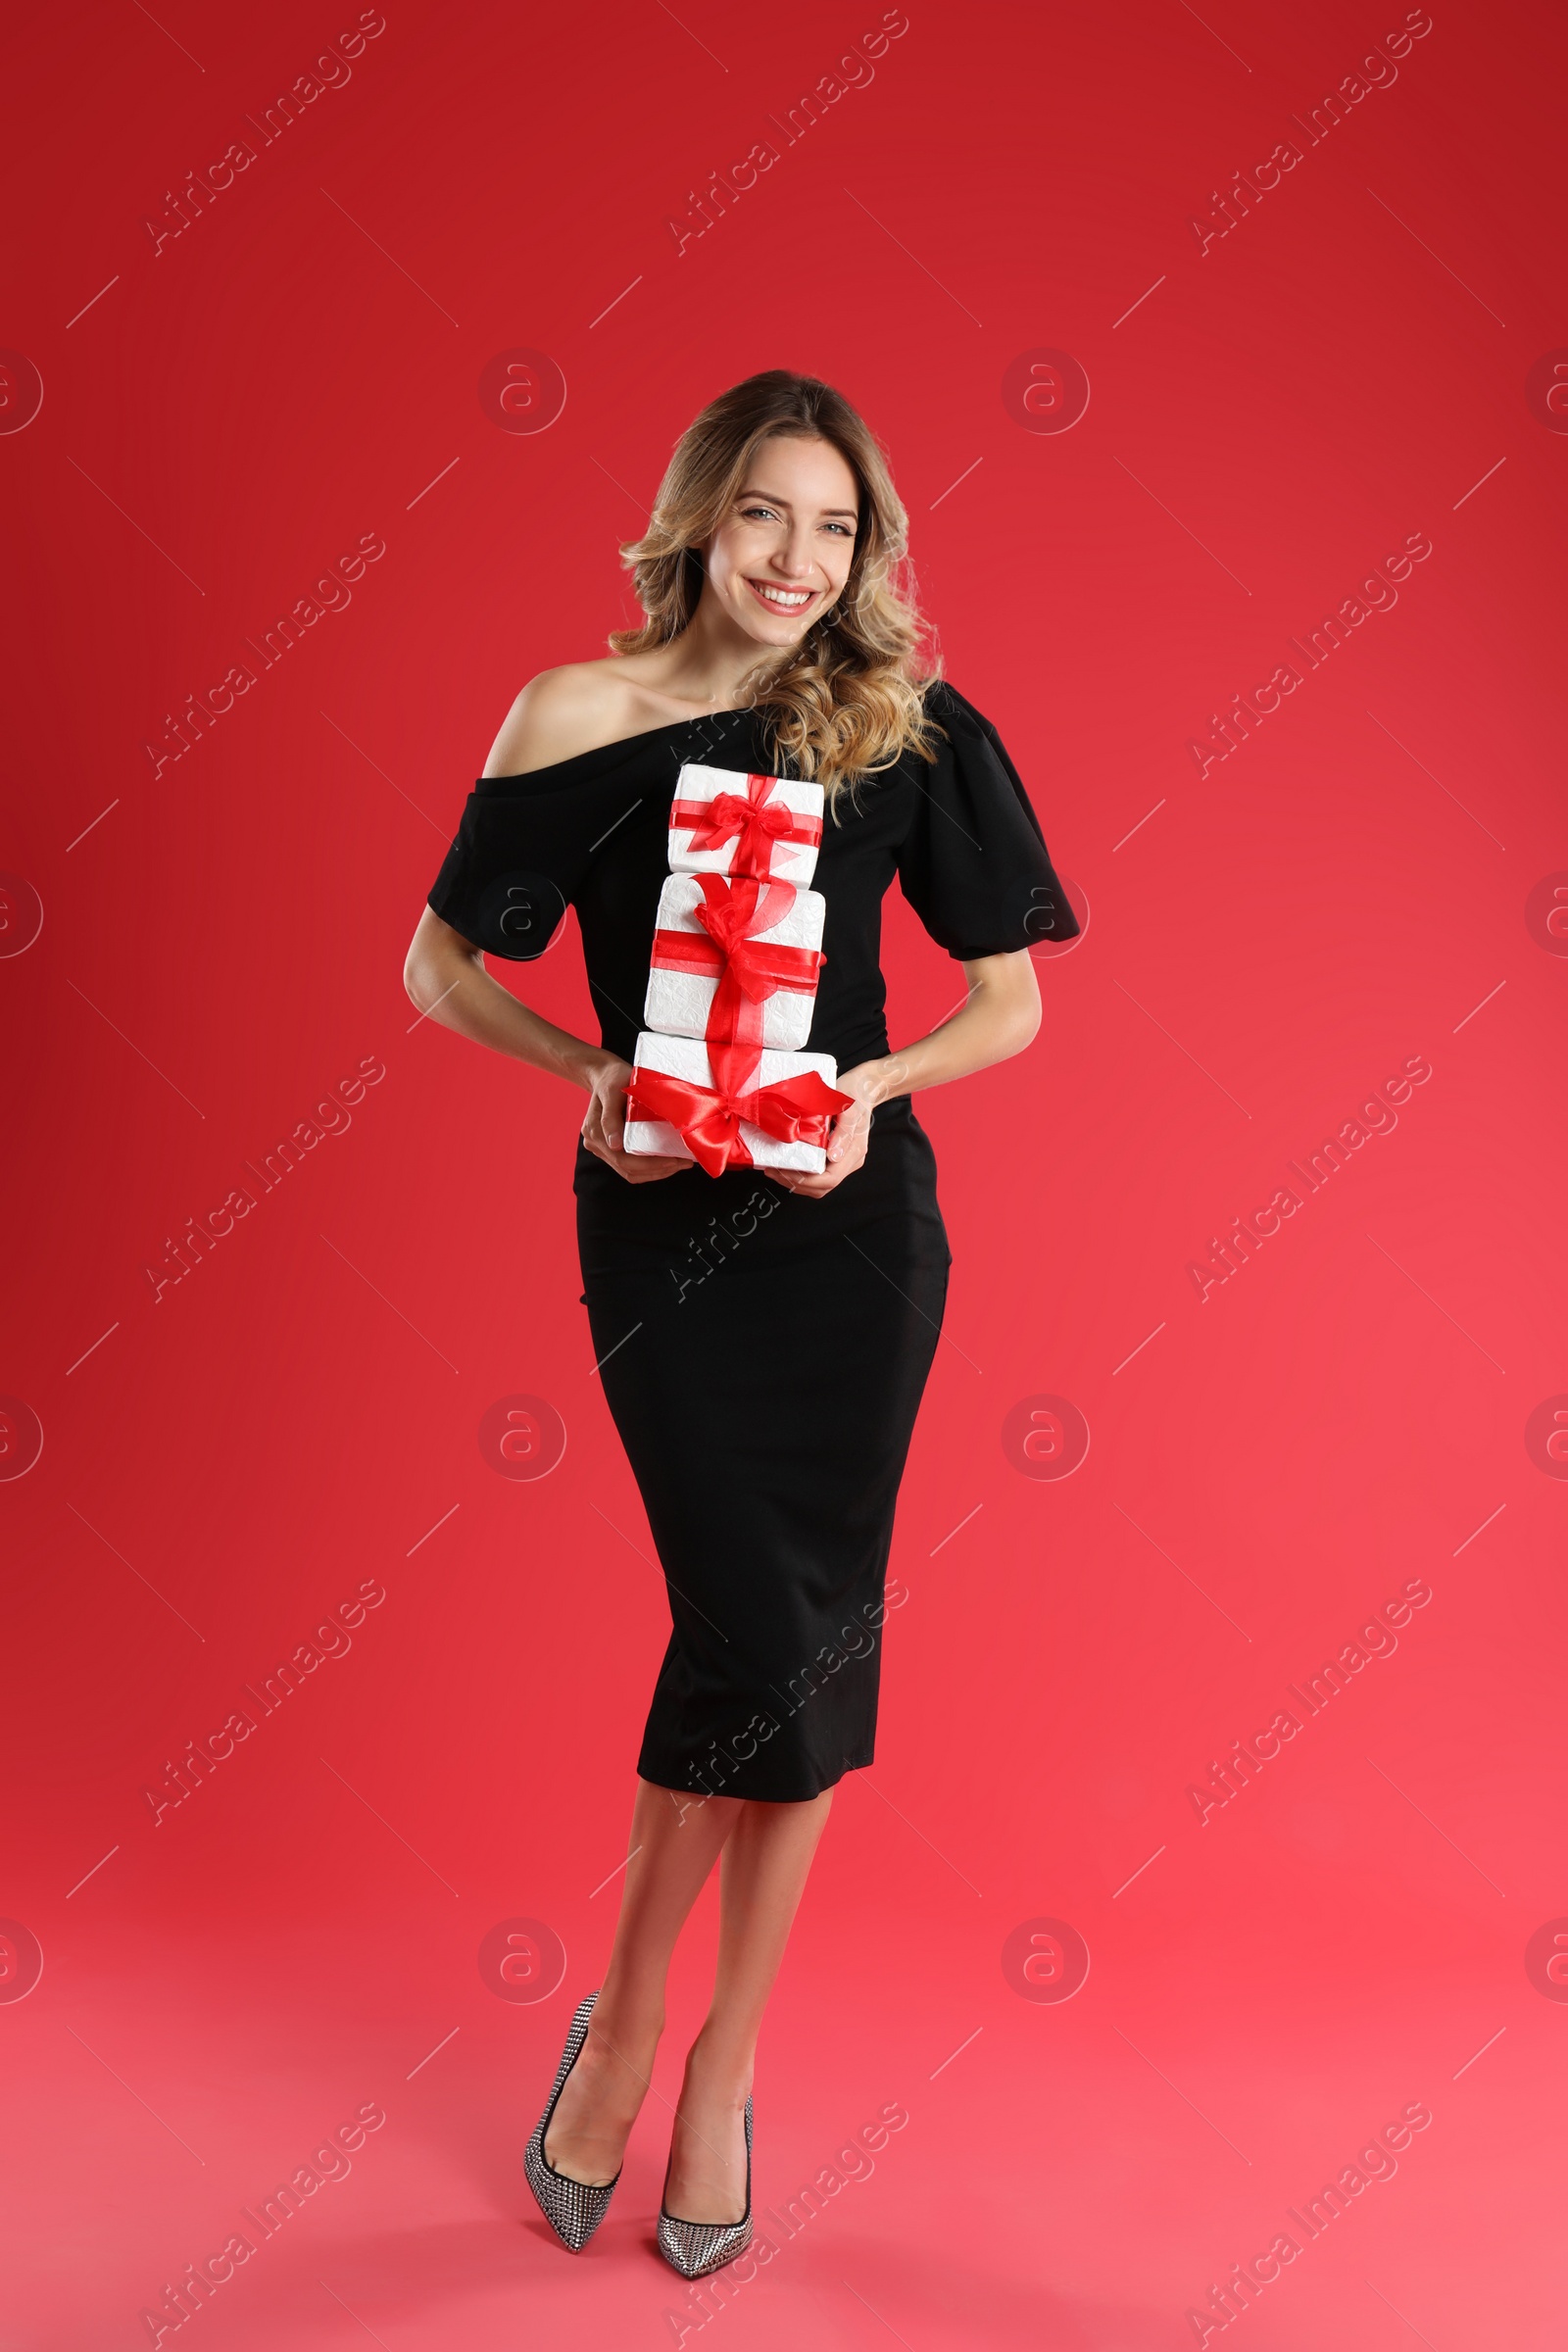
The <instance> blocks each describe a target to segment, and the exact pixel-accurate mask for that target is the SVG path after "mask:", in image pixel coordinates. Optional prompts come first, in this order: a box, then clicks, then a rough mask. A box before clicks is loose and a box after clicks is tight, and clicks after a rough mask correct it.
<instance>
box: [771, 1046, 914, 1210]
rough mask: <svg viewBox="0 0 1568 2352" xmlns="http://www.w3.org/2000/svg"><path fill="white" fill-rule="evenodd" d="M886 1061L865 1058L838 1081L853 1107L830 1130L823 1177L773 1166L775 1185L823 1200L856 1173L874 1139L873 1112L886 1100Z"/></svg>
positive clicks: (838, 1117)
mask: <svg viewBox="0 0 1568 2352" xmlns="http://www.w3.org/2000/svg"><path fill="white" fill-rule="evenodd" d="M885 1069H886V1064H885V1063H884V1062H880V1061H862V1062H859V1063H858V1064H857V1066H856V1067H855V1068H854V1069H853V1070H843V1071H841V1072H840V1073H839V1077H838V1080H837V1084H838V1090H839V1093H840V1094H841V1095H853V1096H854V1097H855V1103H854V1105H853V1107H852V1108H851V1109H849V1110H841V1111H840V1112H839V1113H838V1114H837V1116H836V1117H835V1118H834V1120H833V1122H832V1125H831V1126H830V1127H829V1129H828V1136H827V1166H826V1167H825V1168H824V1169H823V1171H822V1173H821V1175H820V1176H801V1175H797V1174H796V1172H795V1171H794V1169H792V1168H769V1169H768V1171H767V1173H768V1174H769V1175H770V1176H771V1177H772V1179H773V1181H774V1182H775V1184H784V1185H788V1187H789V1189H790V1191H791V1192H792V1193H799V1194H800V1195H801V1197H802V1198H803V1199H804V1200H807V1201H820V1200H821V1199H822V1198H823V1196H824V1195H825V1194H827V1193H831V1192H833V1191H834V1190H835V1189H836V1187H837V1186H839V1185H841V1184H842V1183H843V1182H844V1179H845V1177H846V1176H853V1175H854V1173H855V1171H856V1169H857V1168H858V1167H859V1166H860V1164H861V1162H862V1161H863V1160H864V1158H865V1154H866V1150H867V1147H868V1146H869V1144H870V1141H871V1113H872V1110H873V1108H874V1107H875V1105H876V1104H877V1103H880V1102H881V1101H882V1100H883V1093H884V1072H885Z"/></svg>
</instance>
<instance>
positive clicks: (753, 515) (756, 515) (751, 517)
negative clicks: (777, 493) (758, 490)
mask: <svg viewBox="0 0 1568 2352" xmlns="http://www.w3.org/2000/svg"><path fill="white" fill-rule="evenodd" d="M741 517H742V520H743V521H746V522H776V521H777V520H778V516H777V515H775V514H774V512H773V510H772V508H771V507H743V508H742V509H741Z"/></svg>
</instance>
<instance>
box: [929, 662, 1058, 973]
mask: <svg viewBox="0 0 1568 2352" xmlns="http://www.w3.org/2000/svg"><path fill="white" fill-rule="evenodd" d="M926 711H927V714H928V715H929V716H930V717H931V718H933V719H934V720H936V722H937V723H938V725H940V726H941V727H942V728H943V729H945V733H944V734H942V735H933V737H932V744H933V748H934V749H935V751H936V755H937V756H936V760H935V761H934V762H928V761H926V760H921V759H920V758H919V757H918V756H908V757H907V758H906V760H905V761H904V762H903V766H902V771H901V772H902V773H903V774H904V775H905V776H907V777H909V778H911V779H912V781H913V784H914V787H915V806H914V812H913V815H912V817H911V819H910V823H909V829H908V832H907V834H906V835H905V838H904V841H903V843H902V845H901V846H900V850H899V886H900V888H901V889H902V890H903V892H904V895H905V897H906V898H907V900H908V902H909V904H910V906H911V907H913V908H914V911H915V913H916V914H917V915H918V916H919V917H920V920H921V922H922V923H923V924H924V925H925V927H926V929H927V931H929V933H930V934H931V937H932V938H933V939H934V940H935V941H936V943H937V945H938V946H939V947H942V948H946V949H947V951H948V954H949V955H950V956H957V957H959V958H960V960H962V961H964V962H969V961H972V960H973V959H974V958H975V957H977V956H1010V955H1016V954H1017V953H1018V952H1019V951H1020V950H1023V949H1027V948H1031V947H1034V946H1036V945H1038V944H1039V943H1040V942H1042V941H1045V940H1057V941H1060V940H1068V939H1076V938H1077V936H1078V933H1079V930H1080V928H1081V926H1080V924H1079V921H1078V918H1077V916H1076V915H1075V914H1074V913H1073V910H1072V908H1071V907H1070V906H1069V905H1068V903H1067V894H1066V892H1065V891H1064V890H1063V889H1062V887H1061V884H1060V882H1059V881H1058V880H1057V878H1056V875H1055V872H1054V869H1053V866H1052V863H1051V858H1050V856H1049V854H1048V852H1047V849H1046V843H1045V836H1044V834H1043V833H1042V832H1041V829H1040V820H1039V818H1038V817H1037V816H1036V814H1035V812H1034V809H1033V808H1032V807H1031V806H1030V801H1029V795H1028V794H1027V793H1026V792H1025V790H1024V787H1023V781H1022V778H1021V777H1020V776H1019V774H1018V771H1017V769H1016V768H1015V767H1014V766H1013V764H1012V761H1011V760H1009V759H1008V757H1007V755H1006V752H1005V750H1004V748H1003V744H1002V739H1001V737H1000V736H999V735H998V733H997V730H996V728H995V727H994V726H993V725H992V724H991V721H990V720H989V719H988V718H983V717H982V716H981V714H980V712H979V711H976V710H975V708H974V707H973V705H972V704H970V703H966V702H965V701H964V699H963V697H962V695H961V694H958V693H957V692H956V690H955V689H954V688H953V687H951V686H949V685H947V684H946V683H945V682H942V683H939V684H937V685H936V686H934V687H932V688H931V690H930V692H929V693H928V695H927V697H926Z"/></svg>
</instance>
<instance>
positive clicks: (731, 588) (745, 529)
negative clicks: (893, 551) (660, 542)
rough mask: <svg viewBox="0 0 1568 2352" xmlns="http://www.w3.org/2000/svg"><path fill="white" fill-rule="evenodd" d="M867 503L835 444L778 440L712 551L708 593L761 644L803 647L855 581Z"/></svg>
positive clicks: (762, 455) (762, 453)
mask: <svg viewBox="0 0 1568 2352" xmlns="http://www.w3.org/2000/svg"><path fill="white" fill-rule="evenodd" d="M859 503H860V502H859V497H858V492H857V489H856V484H855V476H854V474H853V473H852V472H851V470H850V468H849V466H848V465H847V464H846V463H845V461H844V459H843V458H841V457H840V455H839V453H838V451H837V450H836V449H835V448H834V447H833V445H832V443H831V442H828V441H817V440H810V441H807V440H803V439H801V438H800V436H799V435H797V434H793V433H788V434H786V433H774V434H772V435H770V436H769V438H768V439H767V440H766V441H764V442H763V443H762V444H761V446H760V449H759V450H758V452H757V455H756V457H755V458H754V459H753V461H752V466H751V471H750V473H749V474H748V475H747V477H746V479H745V481H744V482H743V483H742V484H741V490H740V495H739V497H738V498H737V499H736V500H735V502H734V504H733V505H732V506H731V508H730V511H729V513H728V515H726V516H725V517H724V519H723V521H722V522H721V523H720V524H719V526H718V528H717V530H716V531H715V532H714V533H713V536H712V538H711V540H710V541H709V544H708V546H707V548H706V549H705V550H704V557H705V561H706V564H707V567H708V578H707V583H706V593H707V594H708V595H710V596H711V597H713V598H715V599H716V601H717V603H718V604H719V606H720V607H721V608H722V610H723V612H724V613H725V614H726V615H727V617H728V618H730V619H732V620H734V621H736V622H737V623H738V624H739V626H740V627H741V628H742V629H744V630H745V632H746V634H747V636H748V637H752V638H755V639H756V641H757V643H758V644H759V645H776V646H779V647H787V646H792V645H798V644H799V643H800V640H801V639H802V638H803V637H804V636H805V634H806V632H807V630H808V629H809V627H810V626H811V624H812V622H813V621H816V620H819V619H820V618H821V616H822V614H823V613H825V612H826V611H827V609H828V607H829V606H830V605H831V604H832V603H833V601H834V599H835V597H836V596H837V595H838V593H839V590H840V589H841V588H842V587H843V586H844V583H845V581H846V580H847V579H848V578H849V576H850V564H851V562H852V560H853V558H854V555H855V529H856V523H857V520H858V511H859Z"/></svg>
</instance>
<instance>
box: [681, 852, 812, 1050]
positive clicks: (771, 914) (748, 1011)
mask: <svg viewBox="0 0 1568 2352" xmlns="http://www.w3.org/2000/svg"><path fill="white" fill-rule="evenodd" d="M826 912H827V904H826V901H825V900H824V899H823V898H822V896H821V894H820V892H819V891H814V890H797V889H796V888H795V885H794V884H793V883H792V882H758V881H754V880H748V879H745V878H741V879H734V880H732V879H730V878H728V877H726V876H723V875H719V874H671V875H670V877H669V879H668V881H667V882H666V883H665V884H664V887H663V889H662V891H661V892H660V894H659V921H658V929H657V931H656V932H655V935H654V960H653V969H652V970H651V971H650V972H649V975H648V995H647V998H646V1000H645V1001H644V1005H643V1019H644V1020H645V1021H646V1022H647V1024H648V1026H649V1028H650V1029H658V1030H661V1031H662V1032H663V1034H664V1035H665V1036H666V1037H708V1036H709V1035H710V1034H711V1035H713V1036H715V1037H717V1038H720V1039H739V1040H743V1041H744V1042H746V1043H747V1044H750V1045H760V1046H766V1047H769V1048H771V1049H773V1050H775V1051H778V1052H780V1053H787V1054H794V1053H799V1052H800V1050H801V1048H802V1047H803V1046H804V1045H805V1044H806V1041H807V1039H808V1038H809V1036H810V1034H811V1014H812V1012H813V1011H814V1009H815V1005H816V978H817V969H818V964H819V959H820V953H821V947H822V919H823V916H824V915H825V913H826ZM705 913H706V914H707V916H708V918H709V919H708V922H707V923H705V922H704V921H703V920H702V917H703V915H704V914H705ZM726 951H727V953H726ZM726 970H727V977H726ZM721 992H722V993H721ZM715 998H716V999H718V1003H717V1005H716V1007H715V1003H714V1000H715Z"/></svg>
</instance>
